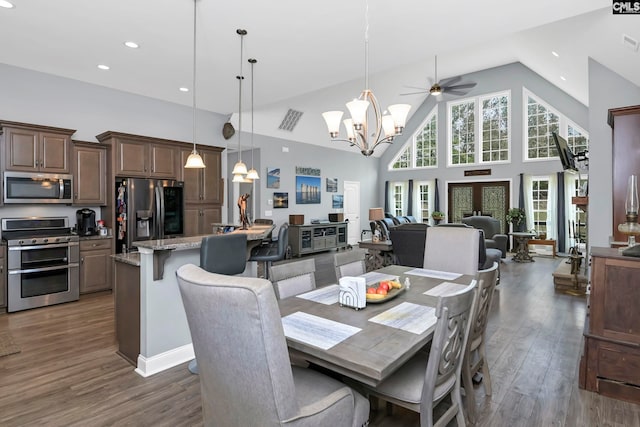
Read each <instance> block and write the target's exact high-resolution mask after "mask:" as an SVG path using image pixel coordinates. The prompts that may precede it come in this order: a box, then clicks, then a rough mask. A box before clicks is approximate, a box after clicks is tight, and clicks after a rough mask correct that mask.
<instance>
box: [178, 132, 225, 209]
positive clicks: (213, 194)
mask: <svg viewBox="0 0 640 427" xmlns="http://www.w3.org/2000/svg"><path fill="white" fill-rule="evenodd" d="M221 150H222V149H221V148H218V147H210V146H202V145H199V146H198V154H200V156H201V157H202V161H203V162H204V164H205V166H206V167H205V168H204V169H185V168H184V167H182V165H184V164H185V162H186V161H187V157H189V154H191V151H192V149H191V148H182V149H181V150H180V165H181V167H180V174H179V175H178V176H179V178H178V179H179V180H180V181H184V187H185V190H184V191H185V197H184V202H185V204H189V203H207V204H222V202H223V197H224V189H223V181H222V179H221V176H222V160H221V154H220V153H221Z"/></svg>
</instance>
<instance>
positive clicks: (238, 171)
mask: <svg viewBox="0 0 640 427" xmlns="http://www.w3.org/2000/svg"><path fill="white" fill-rule="evenodd" d="M236 33H237V34H238V35H239V36H240V74H239V75H237V76H236V78H237V79H238V163H236V164H235V166H234V167H233V172H231V173H232V174H233V182H244V176H243V175H246V174H247V165H245V164H244V163H242V149H241V148H240V135H241V134H242V80H244V76H243V75H242V56H243V51H244V49H243V48H244V36H246V35H247V30H241V29H237V30H236Z"/></svg>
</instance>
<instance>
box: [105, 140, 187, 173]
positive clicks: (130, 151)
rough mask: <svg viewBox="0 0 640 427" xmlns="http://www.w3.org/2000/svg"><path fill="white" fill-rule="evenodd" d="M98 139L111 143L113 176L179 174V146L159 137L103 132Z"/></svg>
mask: <svg viewBox="0 0 640 427" xmlns="http://www.w3.org/2000/svg"><path fill="white" fill-rule="evenodd" d="M96 138H98V141H100V142H104V143H109V144H111V148H112V150H113V151H114V156H113V162H114V164H113V167H114V173H115V176H126V177H140V178H173V179H175V178H176V177H177V176H178V171H177V160H178V149H177V147H176V146H174V145H171V144H168V143H167V141H164V142H158V141H162V140H159V139H158V138H149V137H145V136H138V135H129V134H123V133H117V132H105V133H103V134H100V135H98V136H97V137H96Z"/></svg>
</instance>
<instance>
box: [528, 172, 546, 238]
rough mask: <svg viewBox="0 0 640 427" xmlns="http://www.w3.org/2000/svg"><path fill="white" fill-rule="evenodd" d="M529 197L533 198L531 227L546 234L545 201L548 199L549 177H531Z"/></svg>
mask: <svg viewBox="0 0 640 427" xmlns="http://www.w3.org/2000/svg"><path fill="white" fill-rule="evenodd" d="M531 184H532V189H531V199H532V200H533V209H532V211H531V214H532V220H533V228H534V229H535V230H536V231H537V232H538V233H544V234H547V215H548V210H547V203H548V200H549V179H548V178H536V177H534V178H532V180H531Z"/></svg>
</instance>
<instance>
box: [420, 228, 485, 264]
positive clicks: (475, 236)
mask: <svg viewBox="0 0 640 427" xmlns="http://www.w3.org/2000/svg"><path fill="white" fill-rule="evenodd" d="M479 244H480V233H478V230H476V229H475V228H471V227H466V226H462V227H447V226H445V227H442V226H438V227H429V229H428V230H427V238H426V239H425V248H424V263H423V267H424V268H428V269H430V270H441V271H449V272H451V273H459V274H470V275H473V276H475V275H476V273H477V272H478V258H479V257H478V248H479Z"/></svg>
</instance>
